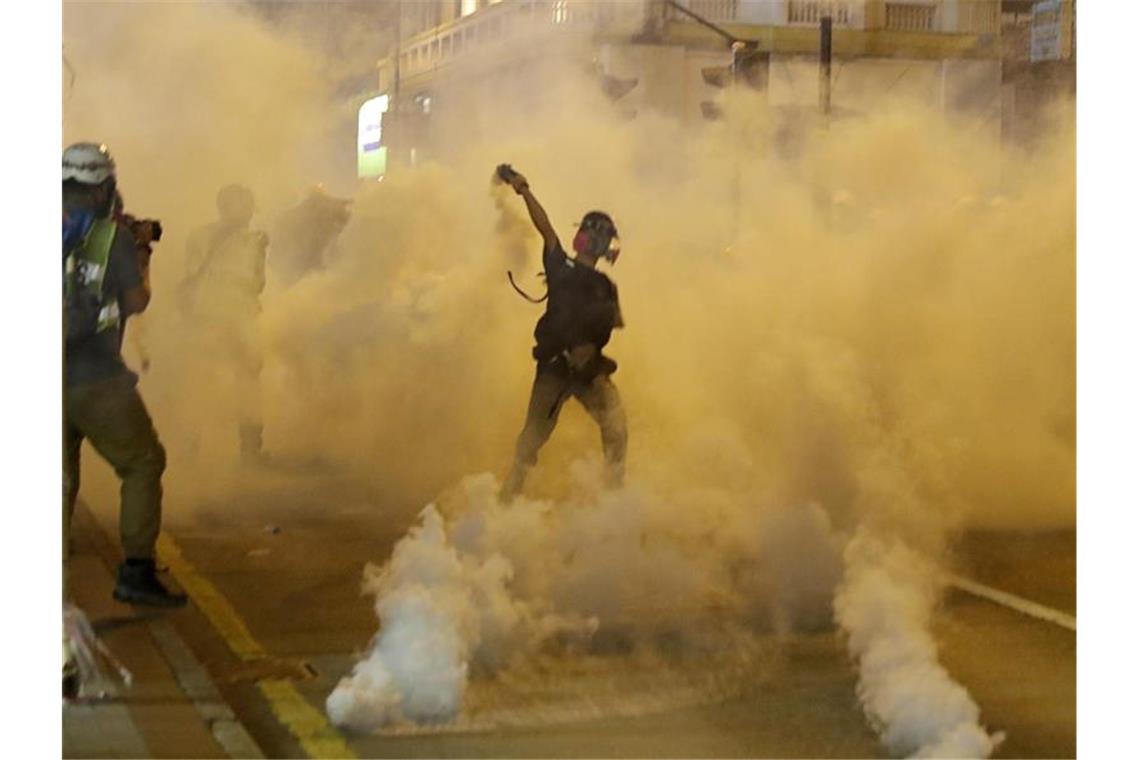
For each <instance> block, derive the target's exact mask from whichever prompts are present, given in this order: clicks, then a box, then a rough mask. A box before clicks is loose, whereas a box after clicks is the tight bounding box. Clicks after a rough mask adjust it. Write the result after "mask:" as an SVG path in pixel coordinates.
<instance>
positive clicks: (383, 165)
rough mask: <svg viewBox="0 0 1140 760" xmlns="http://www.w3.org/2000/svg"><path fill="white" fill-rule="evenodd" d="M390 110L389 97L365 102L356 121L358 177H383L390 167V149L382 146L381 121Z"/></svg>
mask: <svg viewBox="0 0 1140 760" xmlns="http://www.w3.org/2000/svg"><path fill="white" fill-rule="evenodd" d="M387 110H388V96H387V95H379V96H377V97H375V98H372V99H370V100H366V101H364V103H363V104H362V105H361V106H360V112H359V116H358V117H357V121H356V176H357V177H361V178H376V177H383V176H384V171H385V170H386V169H387V167H388V149H387V148H386V147H385V146H383V145H381V144H380V135H381V130H382V127H381V121H382V119H383V117H384V113H385V112H386V111H387Z"/></svg>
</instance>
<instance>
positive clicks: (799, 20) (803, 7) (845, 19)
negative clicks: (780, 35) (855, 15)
mask: <svg viewBox="0 0 1140 760" xmlns="http://www.w3.org/2000/svg"><path fill="white" fill-rule="evenodd" d="M824 16H831V21H832V23H834V24H835V25H836V26H848V25H849V24H850V23H851V17H852V13H851V5H850V3H846V2H842V0H839V2H835V1H833V0H788V24H789V25H791V26H803V25H805V24H806V25H810V26H819V20H820V19H821V18H823V17H824Z"/></svg>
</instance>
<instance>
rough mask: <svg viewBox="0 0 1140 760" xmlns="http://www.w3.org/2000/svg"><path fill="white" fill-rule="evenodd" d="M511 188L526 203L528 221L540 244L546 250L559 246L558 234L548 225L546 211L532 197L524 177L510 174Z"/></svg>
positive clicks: (513, 172)
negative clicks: (532, 226)
mask: <svg viewBox="0 0 1140 760" xmlns="http://www.w3.org/2000/svg"><path fill="white" fill-rule="evenodd" d="M508 181H509V182H510V185H511V187H513V188H514V190H515V192H516V193H518V194H519V195H521V196H522V197H523V200H524V201H526V210H527V213H529V214H530V220H531V222H533V223H534V228H535V229H536V230H538V233H539V234H540V235H542V242H543V243H544V244H545V245H546V248H547V249H550V248H553V247H554V246H556V245H560V243H559V242H558V233H556V232H555V231H554V226H553V225H552V224H551V223H550V217H548V216H547V215H546V209H544V208H543V207H542V204H541V203H539V202H538V199H537V198H535V197H534V193H532V192H531V191H530V185H529V184H527V181H526V177H524V176H523V175H521V174H519V173H518V172H516V171H512V172H511V174H510V179H509V180H508Z"/></svg>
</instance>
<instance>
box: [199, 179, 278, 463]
mask: <svg viewBox="0 0 1140 760" xmlns="http://www.w3.org/2000/svg"><path fill="white" fill-rule="evenodd" d="M217 207H218V219H217V220H216V221H214V222H211V223H210V224H207V225H205V226H204V227H200V228H199V229H197V230H195V231H194V232H193V233H191V235H190V237H189V239H188V241H187V244H186V274H185V278H184V279H183V281H182V284H181V296H182V305H183V311H184V314H185V315H186V317H187V318H188V320H189V321H190V323H191V325H192V331H193V332H194V333H195V335H196V336H197V339H198V342H199V346H200V349H201V350H200V352H199V355H200V356H202V357H204V358H206V359H207V360H209V361H211V362H213V364H214V366H216V367H220V368H226V369H227V371H228V374H229V375H230V377H231V378H232V379H233V381H234V383H235V385H236V388H237V394H236V401H237V404H238V433H239V436H240V439H241V455H242V461H244V462H246V463H254V462H258V461H260V460H261V459H262V457H263V453H262V421H261V394H260V388H259V386H260V375H261V364H262V360H261V349H260V347H259V345H258V335H257V318H258V315H259V314H260V313H261V293H262V291H263V290H264V289H265V258H266V248H267V247H268V245H269V238H268V237H267V236H266V235H265V233H264V232H261V231H258V230H253V229H251V228H250V222H251V221H252V219H253V212H254V208H255V206H254V200H253V193H252V192H250V190H249V188H247V187H244V186H243V185H236V184H235V185H227V186H225V187H223V188H222V189H221V190H220V191H219V192H218V197H217Z"/></svg>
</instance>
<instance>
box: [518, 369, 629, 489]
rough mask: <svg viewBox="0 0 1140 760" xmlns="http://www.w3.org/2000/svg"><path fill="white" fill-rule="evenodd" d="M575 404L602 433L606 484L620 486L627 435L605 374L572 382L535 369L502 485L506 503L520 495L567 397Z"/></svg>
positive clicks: (553, 372)
mask: <svg viewBox="0 0 1140 760" xmlns="http://www.w3.org/2000/svg"><path fill="white" fill-rule="evenodd" d="M571 396H572V397H574V398H576V399H578V401H579V403H581V404H582V406H583V407H585V408H586V411H587V412H588V413H589V414H590V416H591V417H592V418H593V419H594V422H596V423H597V424H598V428H599V429H600V431H601V434H602V449H603V451H604V453H605V457H606V482H607V485H609V486H611V487H617V486H620V485H621V482H622V479H623V478H624V476H625V449H626V442H627V439H628V434H627V432H626V425H625V409H624V407H622V403H621V396H620V395H618V390H617V387H616V386H615V385H614V384H613V382H612V381H611V380H610V377H609V375H598V376H596V377H594V378H593V379H592V380H580V379H575V378H574V377H573V376H571V375H570V374H569V373H567V372H565V371H560V370H558V369H546V368H545V367H541V366H540V367H539V369H538V371H537V373H536V374H535V377H534V385H533V386H532V387H531V390H530V403H529V404H528V405H527V411H526V424H524V425H523V429H522V432H521V433H519V437H518V442H517V443H516V445H515V461H514V465H513V466H512V467H511V472H510V474H509V475H507V479H506V480H505V481H504V482H503V488H502V491H501V492H500V498H502V499H503V500H504V501H508V500H510V499H512V498H514V497H515V496H516V495H518V494H519V493H521V492H522V488H523V484H524V483H525V482H526V477H527V474H528V473H529V472H530V470H531V468H532V467H534V465H535V463H536V462H537V461H538V451H539V449H541V448H542V446H543V444H545V443H546V441H547V440H548V439H549V438H550V434H551V433H553V432H554V427H555V425H557V424H558V415H559V413H560V412H561V411H562V405H563V404H564V403H565V402H566V399H568V398H570V397H571Z"/></svg>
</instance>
